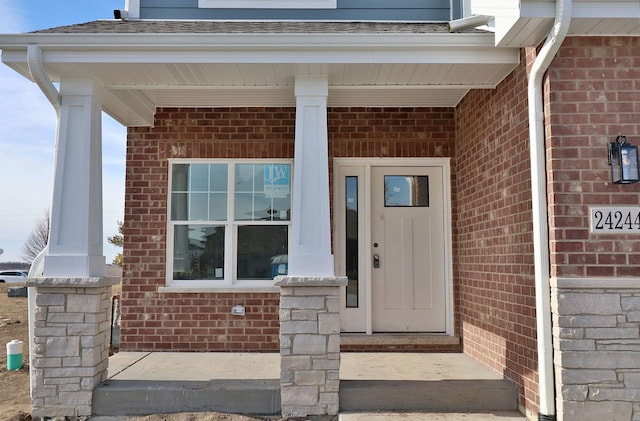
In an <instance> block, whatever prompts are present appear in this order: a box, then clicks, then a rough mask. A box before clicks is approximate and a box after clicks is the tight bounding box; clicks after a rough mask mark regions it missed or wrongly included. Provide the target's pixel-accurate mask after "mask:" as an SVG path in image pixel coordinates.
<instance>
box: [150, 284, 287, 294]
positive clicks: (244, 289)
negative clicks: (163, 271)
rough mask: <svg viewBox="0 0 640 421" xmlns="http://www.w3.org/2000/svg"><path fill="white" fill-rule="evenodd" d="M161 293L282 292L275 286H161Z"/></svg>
mask: <svg viewBox="0 0 640 421" xmlns="http://www.w3.org/2000/svg"><path fill="white" fill-rule="evenodd" d="M158 292H159V293H166V294H197V293H205V294H233V293H239V294H241V293H249V294H252V293H280V288H279V287H275V286H269V287H266V286H265V287H259V286H254V287H251V286H244V287H243V286H235V287H159V288H158Z"/></svg>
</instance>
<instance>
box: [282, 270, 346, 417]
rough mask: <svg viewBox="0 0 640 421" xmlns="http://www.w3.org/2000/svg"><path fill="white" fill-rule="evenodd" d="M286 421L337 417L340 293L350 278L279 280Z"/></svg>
mask: <svg viewBox="0 0 640 421" xmlns="http://www.w3.org/2000/svg"><path fill="white" fill-rule="evenodd" d="M275 284H276V285H277V286H280V356H281V363H280V387H281V401H282V403H281V404H282V416H283V417H306V416H314V415H315V416H323V415H324V416H334V415H337V414H338V411H339V406H340V405H339V401H338V392H339V390H340V287H341V286H344V285H346V284H347V278H346V277H302V276H279V277H277V278H276V282H275Z"/></svg>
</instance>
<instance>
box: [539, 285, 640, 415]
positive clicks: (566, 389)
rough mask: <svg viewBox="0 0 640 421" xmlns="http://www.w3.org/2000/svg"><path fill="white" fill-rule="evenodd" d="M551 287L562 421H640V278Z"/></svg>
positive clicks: (559, 411)
mask: <svg viewBox="0 0 640 421" xmlns="http://www.w3.org/2000/svg"><path fill="white" fill-rule="evenodd" d="M551 286H552V289H551V298H552V300H551V309H552V312H553V322H554V326H553V345H554V361H555V378H556V402H557V413H558V417H557V418H558V421H563V420H564V421H573V420H579V421H601V420H636V419H640V394H639V393H638V391H639V390H640V279H638V278H608V279H557V278H554V279H552V280H551Z"/></svg>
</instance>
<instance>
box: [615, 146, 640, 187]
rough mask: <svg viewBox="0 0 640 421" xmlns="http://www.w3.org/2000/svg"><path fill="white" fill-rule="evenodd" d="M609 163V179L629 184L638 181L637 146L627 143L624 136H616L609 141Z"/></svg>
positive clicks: (639, 179) (617, 182)
mask: <svg viewBox="0 0 640 421" xmlns="http://www.w3.org/2000/svg"><path fill="white" fill-rule="evenodd" d="M607 149H608V151H609V165H611V180H612V181H613V182H614V183H616V184H630V183H636V182H638V181H640V178H639V175H638V173H639V171H638V147H637V146H633V145H631V144H629V143H627V138H626V136H618V137H616V141H615V142H609V146H608V148H607Z"/></svg>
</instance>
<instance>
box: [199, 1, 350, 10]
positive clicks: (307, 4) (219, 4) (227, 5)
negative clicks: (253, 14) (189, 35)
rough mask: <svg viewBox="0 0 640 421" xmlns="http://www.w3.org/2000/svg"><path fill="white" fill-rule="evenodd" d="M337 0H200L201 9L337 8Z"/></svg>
mask: <svg viewBox="0 0 640 421" xmlns="http://www.w3.org/2000/svg"><path fill="white" fill-rule="evenodd" d="M337 7H338V2H337V0H198V8H200V9H337Z"/></svg>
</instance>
